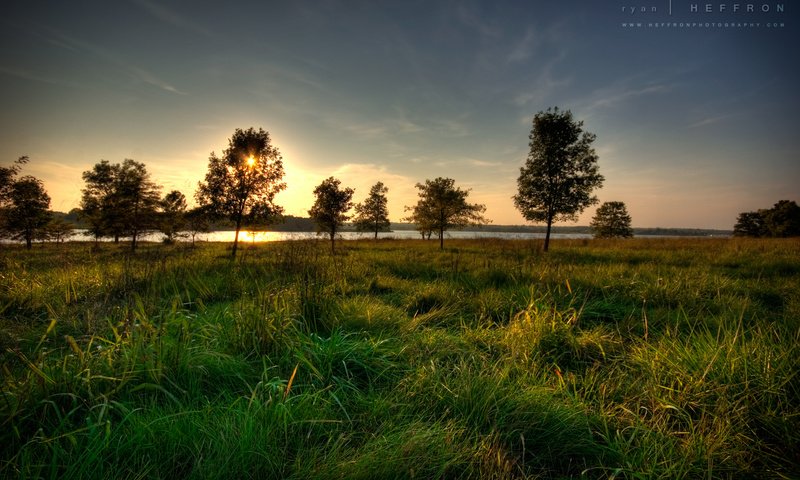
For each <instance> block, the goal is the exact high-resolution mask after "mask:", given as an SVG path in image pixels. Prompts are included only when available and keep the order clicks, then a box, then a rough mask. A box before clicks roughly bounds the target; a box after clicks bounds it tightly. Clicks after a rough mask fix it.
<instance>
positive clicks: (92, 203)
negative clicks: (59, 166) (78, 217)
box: [81, 160, 124, 243]
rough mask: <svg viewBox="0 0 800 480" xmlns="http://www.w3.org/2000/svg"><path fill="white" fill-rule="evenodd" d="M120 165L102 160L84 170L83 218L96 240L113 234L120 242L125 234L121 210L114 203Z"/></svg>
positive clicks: (82, 192) (115, 239)
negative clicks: (120, 238)
mask: <svg viewBox="0 0 800 480" xmlns="http://www.w3.org/2000/svg"><path fill="white" fill-rule="evenodd" d="M118 170H119V165H112V164H111V163H109V162H108V160H101V161H100V163H97V164H95V165H94V167H92V169H91V170H87V171H85V172H83V181H84V182H85V184H86V185H85V187H84V188H83V189H82V190H81V210H82V212H83V219H84V220H86V221H87V223H88V224H89V233H91V234H92V235H93V236H94V238H95V241H97V240H98V239H100V238H101V237H104V236H108V235H110V236H113V237H114V242H115V243H116V242H119V237H121V236H122V235H123V233H124V232H123V231H122V223H121V222H120V221H119V220H120V219H121V215H120V212H118V211H116V208H115V205H114V203H113V202H114V199H115V196H114V192H115V190H116V185H115V183H116V178H117V173H118Z"/></svg>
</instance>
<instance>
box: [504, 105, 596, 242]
mask: <svg viewBox="0 0 800 480" xmlns="http://www.w3.org/2000/svg"><path fill="white" fill-rule="evenodd" d="M529 138H530V143H529V145H530V153H528V159H527V160H526V162H525V165H524V166H523V167H522V168H520V175H519V178H518V179H517V186H518V193H517V194H516V195H514V197H513V198H514V205H516V207H517V209H519V211H520V212H521V213H522V216H523V217H525V219H526V220H529V221H532V222H545V223H546V224H547V233H546V235H545V240H544V251H547V250H548V247H549V245H550V230H551V228H552V225H553V222H554V221H563V220H577V219H578V214H579V213H580V212H582V211H583V210H584V209H585V208H586V207H588V206H589V205H593V204H595V203H597V197H594V196H592V190H594V189H595V188H599V187H601V186H602V185H603V180H604V178H603V176H602V175H600V173H598V166H597V154H596V153H595V151H594V148H592V143H593V142H594V141H595V139H596V136H595V135H594V134H592V133H589V132H585V131H584V130H583V122H582V121H575V120H574V119H573V117H572V113H571V112H570V111H569V110H566V111H563V112H562V111H560V110H559V109H558V108H555V109H548V110H547V111H546V112H539V113H537V114H536V116H535V117H534V118H533V128H532V129H531V134H530V136H529Z"/></svg>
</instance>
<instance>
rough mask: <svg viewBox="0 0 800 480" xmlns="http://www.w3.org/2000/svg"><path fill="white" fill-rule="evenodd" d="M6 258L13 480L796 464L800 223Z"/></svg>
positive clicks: (2, 308)
mask: <svg viewBox="0 0 800 480" xmlns="http://www.w3.org/2000/svg"><path fill="white" fill-rule="evenodd" d="M242 253H243V254H242V255H241V257H240V259H239V260H238V261H236V262H231V261H230V260H229V255H227V253H226V252H225V246H223V245H213V244H212V245H203V246H201V247H200V248H197V249H188V248H184V247H182V246H161V245H145V246H143V248H142V251H141V252H139V253H138V254H136V255H130V254H128V253H127V251H125V250H122V249H117V248H116V247H114V246H112V245H104V246H102V248H101V249H100V250H96V249H92V248H90V246H87V245H82V244H72V245H62V246H59V247H50V246H46V247H42V248H36V249H33V250H32V251H30V252H27V251H23V250H22V249H19V248H17V247H14V246H10V247H8V246H6V247H5V250H4V251H2V252H0V265H2V266H3V268H2V270H0V358H1V359H2V375H3V383H2V392H1V394H0V396H2V399H0V423H1V424H2V428H0V444H2V445H3V449H2V453H0V477H4V478H142V477H150V478H167V477H188V478H232V477H246V478H247V477H249V478H564V477H586V478H609V477H614V478H698V477H704V478H740V477H751V478H752V477H755V478H759V477H760V478H795V477H798V476H800V457H799V456H798V455H799V454H798V452H800V415H798V413H797V412H798V411H800V408H799V407H800V387H798V385H800V381H799V380H800V379H798V378H797V372H798V367H800V365H799V363H800V351H799V350H800V294H799V293H798V292H800V243H798V242H797V241H796V240H775V241H771V240H757V241H756V240H743V239H697V240H689V239H634V240H624V241H614V240H602V241H594V240H592V241H586V240H580V241H557V242H555V243H554V245H553V248H552V251H551V252H550V253H549V254H542V253H541V251H540V250H539V249H538V248H537V244H536V243H534V242H530V241H508V240H454V241H452V242H450V244H449V248H448V249H446V250H445V251H439V250H438V248H436V246H435V245H432V244H429V243H427V242H423V241H399V240H389V241H379V242H373V241H350V242H344V243H343V245H342V247H341V248H340V249H339V251H338V252H337V254H336V255H333V256H332V255H330V254H329V253H328V250H327V246H326V245H325V244H324V243H317V242H313V241H297V242H285V243H274V244H261V245H255V246H248V247H245V249H244V251H243V252H242Z"/></svg>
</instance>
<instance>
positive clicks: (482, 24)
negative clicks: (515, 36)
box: [456, 2, 503, 37]
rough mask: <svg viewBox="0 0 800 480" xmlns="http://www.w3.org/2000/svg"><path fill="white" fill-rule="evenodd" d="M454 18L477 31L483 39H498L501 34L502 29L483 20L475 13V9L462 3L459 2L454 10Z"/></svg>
mask: <svg viewBox="0 0 800 480" xmlns="http://www.w3.org/2000/svg"><path fill="white" fill-rule="evenodd" d="M456 17H457V18H458V20H459V21H460V22H461V23H462V24H464V26H466V27H469V28H471V29H473V30H475V31H477V32H478V33H479V34H481V35H482V36H484V37H498V36H500V35H501V34H502V32H503V30H502V28H500V27H499V26H497V25H494V24H492V23H491V22H488V21H487V20H485V19H484V17H482V16H481V15H480V14H479V12H477V11H475V8H473V7H472V6H470V5H467V4H466V3H464V2H459V4H458V7H457V8H456Z"/></svg>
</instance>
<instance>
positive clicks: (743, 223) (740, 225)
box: [733, 210, 769, 237]
mask: <svg viewBox="0 0 800 480" xmlns="http://www.w3.org/2000/svg"><path fill="white" fill-rule="evenodd" d="M764 213H765V211H764V210H759V211H757V212H742V213H740V214H739V217H738V218H737V219H736V225H734V226H733V236H734V237H766V236H768V234H769V230H768V229H767V226H766V224H765V222H764V220H765V219H764Z"/></svg>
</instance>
